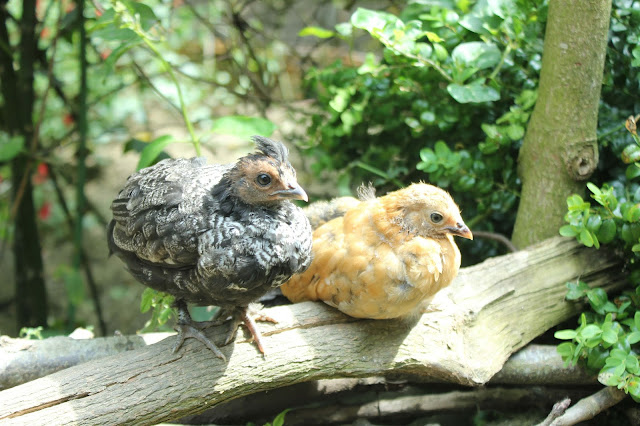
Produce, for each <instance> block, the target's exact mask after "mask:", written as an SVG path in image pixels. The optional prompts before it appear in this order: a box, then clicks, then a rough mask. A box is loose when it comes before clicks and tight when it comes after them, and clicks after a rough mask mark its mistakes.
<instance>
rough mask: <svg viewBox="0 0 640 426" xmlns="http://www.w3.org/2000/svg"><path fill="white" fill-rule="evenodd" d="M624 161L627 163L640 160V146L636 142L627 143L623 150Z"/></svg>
mask: <svg viewBox="0 0 640 426" xmlns="http://www.w3.org/2000/svg"><path fill="white" fill-rule="evenodd" d="M621 158H622V162H623V163H625V164H631V163H635V162H637V161H640V146H638V145H636V144H635V143H634V144H630V145H627V147H626V148H625V149H624V150H623V151H622V155H621Z"/></svg>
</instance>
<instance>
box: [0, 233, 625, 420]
mask: <svg viewBox="0 0 640 426" xmlns="http://www.w3.org/2000/svg"><path fill="white" fill-rule="evenodd" d="M578 277H581V279H582V280H584V281H586V282H589V283H590V284H592V285H600V286H604V287H605V289H607V290H613V289H617V288H620V287H621V286H622V285H623V283H624V277H623V276H622V273H621V268H620V263H619V261H618V260H617V258H615V257H614V256H613V255H612V254H610V253H608V252H606V251H604V250H600V251H596V250H593V249H586V248H584V247H580V246H579V245H578V244H577V243H576V242H575V241H573V240H570V239H563V238H555V239H551V240H548V241H546V242H545V243H544V244H542V245H539V246H536V247H533V248H531V249H528V250H522V251H519V252H517V253H513V254H509V255H506V256H501V257H499V258H493V259H489V260H488V261H485V262H483V263H482V264H479V265H475V266H473V267H470V268H464V269H463V270H461V272H460V275H459V276H458V278H457V279H456V280H455V282H454V283H453V284H452V285H451V286H450V287H449V288H448V289H446V290H445V291H443V292H441V293H439V294H438V295H437V296H436V297H435V298H434V300H433V303H432V304H431V305H430V307H429V308H430V309H429V312H426V313H425V314H423V315H422V317H421V318H418V319H417V321H416V323H415V324H407V323H406V322H402V321H375V320H359V319H355V318H350V317H347V316H345V315H343V314H342V313H340V312H338V311H336V310H335V309H332V308H330V307H328V306H326V305H323V304H320V303H313V302H307V303H300V304H297V305H291V306H280V307H276V308H271V309H269V315H270V316H272V317H273V318H275V319H277V320H278V321H279V323H278V324H276V325H272V324H260V326H259V327H260V328H261V332H262V334H263V336H264V337H265V342H264V343H265V350H266V352H267V355H266V357H265V358H263V357H262V356H261V355H260V354H259V353H258V352H257V350H256V348H255V345H253V344H252V343H251V342H250V341H249V340H248V339H242V338H241V337H239V338H238V339H237V341H236V342H235V343H234V344H231V345H229V346H225V347H223V349H222V351H223V353H224V354H225V355H226V356H227V358H228V359H229V361H228V363H224V362H222V361H221V360H219V359H218V358H216V357H215V356H214V355H213V354H212V353H211V352H210V351H208V350H207V349H206V348H205V347H204V346H203V345H202V344H200V343H199V342H197V341H187V342H186V343H185V345H184V347H183V349H181V350H180V351H179V352H178V353H177V354H173V353H171V350H170V349H171V347H172V345H173V338H169V339H165V340H163V341H161V342H159V343H157V344H155V345H151V346H147V347H144V348H141V349H138V350H135V351H131V352H126V353H122V354H118V355H115V356H111V357H107V358H103V359H100V360H95V361H90V362H87V363H85V364H83V365H79V366H76V367H72V368H69V369H66V370H63V371H60V372H58V373H55V374H52V375H50V376H47V377H43V378H41V379H38V380H35V381H33V382H30V383H26V384H24V385H20V386H17V387H15V388H12V389H9V390H5V391H3V392H0V400H2V401H3V404H2V405H1V406H0V419H1V420H5V421H6V424H18V423H19V424H25V423H28V424H38V423H43V422H47V423H48V424H70V423H71V424H72V423H114V422H119V423H126V422H132V421H135V422H136V423H143V424H155V423H159V422H163V421H169V420H173V419H178V418H181V417H183V416H185V415H188V414H194V413H198V412H202V411H204V410H206V409H208V408H211V407H212V406H215V405H217V404H220V403H222V402H227V401H230V400H232V399H235V398H238V397H241V396H244V395H248V394H251V393H255V392H260V391H264V390H271V389H276V388H280V387H283V386H287V385H291V384H294V383H300V382H305V381H311V380H317V379H322V378H336V377H366V376H376V375H385V374H389V373H393V374H410V375H412V376H417V377H420V378H422V379H425V380H426V379H429V380H434V381H441V382H449V383H456V384H462V385H471V386H473V385H479V384H484V383H486V382H488V381H489V380H490V379H491V378H492V377H493V376H494V375H495V374H496V372H498V371H499V370H500V369H501V368H502V366H503V364H504V362H505V361H506V360H507V358H508V357H509V356H510V355H511V354H512V353H513V352H515V351H516V350H518V349H520V348H521V347H523V346H524V345H526V344H527V343H528V342H529V341H531V340H532V339H533V338H534V337H536V336H538V335H539V334H541V333H543V332H544V331H546V330H547V329H548V328H550V327H552V326H554V325H555V324H558V323H559V322H562V321H564V320H566V319H568V318H569V317H571V316H572V315H575V314H576V313H577V312H579V310H580V308H581V307H582V306H581V305H580V304H575V303H569V302H565V301H564V295H565V293H566V288H565V285H564V283H565V282H566V281H570V280H575V279H577V278H578ZM226 331H227V330H226V327H217V328H213V329H211V330H207V335H208V337H210V338H213V339H214V341H218V342H219V341H221V340H222V339H223V338H224V336H225V334H226ZM189 340H193V339H189Z"/></svg>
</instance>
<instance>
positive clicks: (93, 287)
mask: <svg viewBox="0 0 640 426" xmlns="http://www.w3.org/2000/svg"><path fill="white" fill-rule="evenodd" d="M47 165H48V166H49V178H50V179H51V182H52V183H53V188H54V190H55V192H56V196H57V197H58V203H59V204H60V207H62V211H63V213H64V216H65V219H66V222H67V226H68V227H69V230H70V232H73V227H74V223H75V222H76V221H75V220H74V218H73V216H72V214H71V210H70V209H69V205H68V204H67V200H66V199H65V197H64V193H63V192H62V188H61V187H60V183H59V182H58V176H57V173H56V171H55V170H54V167H52V165H51V164H47ZM80 261H81V262H82V268H83V269H84V272H85V275H86V277H87V285H88V286H89V292H90V293H91V299H92V300H93V306H94V309H95V310H96V316H97V317H98V326H99V327H100V332H101V333H102V335H103V336H106V335H107V323H106V321H105V320H104V315H103V313H102V305H101V303H100V297H99V295H98V286H97V284H96V281H95V279H94V277H93V271H92V268H91V264H90V263H89V259H88V257H87V253H86V251H85V249H84V247H82V246H81V247H80Z"/></svg>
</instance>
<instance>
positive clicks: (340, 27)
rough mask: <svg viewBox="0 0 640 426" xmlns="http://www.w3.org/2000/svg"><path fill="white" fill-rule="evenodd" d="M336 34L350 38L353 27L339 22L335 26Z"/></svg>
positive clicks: (347, 23)
mask: <svg viewBox="0 0 640 426" xmlns="http://www.w3.org/2000/svg"><path fill="white" fill-rule="evenodd" d="M336 32H337V33H338V34H340V35H341V36H343V37H350V36H351V33H352V32H353V25H351V23H349V22H341V23H339V24H337V25H336Z"/></svg>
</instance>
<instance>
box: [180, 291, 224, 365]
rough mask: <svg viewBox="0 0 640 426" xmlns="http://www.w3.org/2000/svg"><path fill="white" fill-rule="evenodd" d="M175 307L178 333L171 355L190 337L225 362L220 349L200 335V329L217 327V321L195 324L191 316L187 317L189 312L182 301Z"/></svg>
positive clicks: (202, 334)
mask: <svg viewBox="0 0 640 426" xmlns="http://www.w3.org/2000/svg"><path fill="white" fill-rule="evenodd" d="M176 307H177V308H178V321H177V323H176V331H177V332H178V340H177V341H176V343H175V345H174V346H173V353H176V352H177V351H178V350H179V349H180V347H181V346H182V344H183V343H184V341H185V339H187V338H189V337H191V338H194V339H197V340H199V341H200V342H202V343H203V344H204V345H205V346H206V347H207V348H209V349H210V350H211V351H212V352H213V353H214V354H215V355H216V356H217V357H218V358H220V359H222V360H223V361H226V360H227V358H226V357H225V356H224V354H223V353H222V352H220V349H218V347H217V346H216V345H215V344H214V343H213V342H212V341H211V340H210V339H209V338H208V337H207V336H205V335H204V333H202V331H201V330H202V329H204V328H207V327H211V326H213V325H218V324H219V322H217V321H203V322H200V323H199V322H196V321H193V320H192V319H191V315H189V310H188V309H187V305H186V303H184V302H183V301H178V302H177V303H176Z"/></svg>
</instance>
